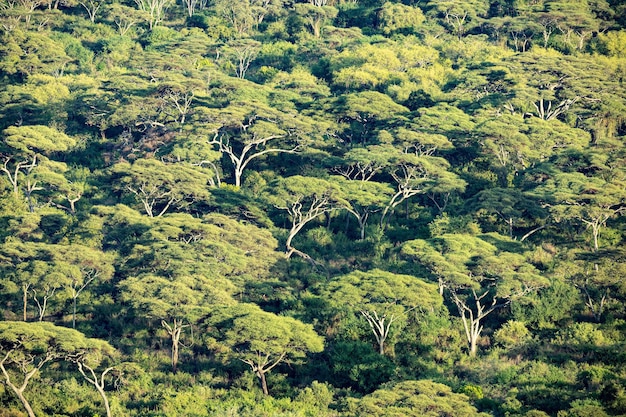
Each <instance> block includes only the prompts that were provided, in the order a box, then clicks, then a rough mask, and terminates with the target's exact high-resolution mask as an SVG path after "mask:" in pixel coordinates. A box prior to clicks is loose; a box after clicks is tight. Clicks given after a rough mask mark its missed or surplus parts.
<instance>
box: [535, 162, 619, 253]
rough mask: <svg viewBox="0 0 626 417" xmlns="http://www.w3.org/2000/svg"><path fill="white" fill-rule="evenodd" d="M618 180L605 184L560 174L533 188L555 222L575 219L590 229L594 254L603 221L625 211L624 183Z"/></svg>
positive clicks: (577, 173)
mask: <svg viewBox="0 0 626 417" xmlns="http://www.w3.org/2000/svg"><path fill="white" fill-rule="evenodd" d="M620 177H621V175H618V176H615V177H613V178H612V179H610V180H608V181H607V180H604V179H602V178H597V177H588V176H586V175H585V174H583V173H579V172H573V173H569V172H560V173H557V174H556V175H554V177H553V178H550V179H548V180H546V181H545V182H544V183H543V184H541V185H540V186H538V187H537V188H535V193H536V195H538V196H540V197H541V198H542V200H544V201H545V202H546V204H547V205H548V207H549V210H550V212H551V214H552V216H553V218H554V219H555V220H556V221H557V222H559V221H562V220H578V221H580V222H582V223H583V224H584V225H585V226H586V228H587V229H590V230H591V235H592V239H593V243H592V247H593V250H594V252H597V251H598V249H599V248H600V241H599V239H600V232H601V230H602V229H603V228H604V227H605V226H606V222H607V221H608V220H609V219H611V218H613V217H615V216H618V215H619V214H621V213H623V212H626V196H625V195H624V192H623V190H624V187H625V186H626V182H624V181H623V180H622V179H621V178H620Z"/></svg>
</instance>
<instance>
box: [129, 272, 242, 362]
mask: <svg viewBox="0 0 626 417" xmlns="http://www.w3.org/2000/svg"><path fill="white" fill-rule="evenodd" d="M120 289H121V291H122V300H123V301H125V302H128V303H130V304H131V305H132V306H134V308H135V309H136V310H137V311H138V312H140V314H142V315H144V316H145V317H148V318H151V319H156V320H158V321H160V324H161V326H162V327H163V329H165V331H166V332H167V334H168V335H169V337H170V341H171V364H172V371H173V372H176V371H177V369H178V361H179V350H180V344H181V336H182V332H183V330H184V329H187V328H189V327H191V326H192V325H193V324H194V323H195V322H196V321H197V320H198V319H199V318H200V317H202V316H203V315H205V314H206V313H207V311H208V309H209V306H210V305H211V304H215V303H224V302H225V301H226V300H228V299H229V298H230V297H229V296H228V295H227V294H226V293H219V291H216V290H212V289H211V288H210V287H209V285H208V280H207V279H206V278H204V277H197V278H194V277H177V278H176V279H168V278H165V277H159V276H154V275H144V276H141V277H137V278H135V277H131V278H127V279H125V280H124V281H122V282H121V283H120ZM202 290H204V291H207V292H206V293H205V292H204V291H202Z"/></svg>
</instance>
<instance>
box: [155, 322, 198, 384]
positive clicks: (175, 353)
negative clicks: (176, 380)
mask: <svg viewBox="0 0 626 417" xmlns="http://www.w3.org/2000/svg"><path fill="white" fill-rule="evenodd" d="M161 325H162V326H163V328H165V330H166V331H167V333H168V334H169V335H170V338H171V341H172V355H171V359H172V372H176V371H177V370H178V357H179V351H180V336H181V333H182V331H183V329H184V328H185V327H189V326H191V325H190V324H183V320H178V319H174V320H173V322H172V324H171V325H170V324H169V323H167V322H166V321H165V320H161Z"/></svg>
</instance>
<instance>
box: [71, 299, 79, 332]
mask: <svg viewBox="0 0 626 417" xmlns="http://www.w3.org/2000/svg"><path fill="white" fill-rule="evenodd" d="M77 297H78V296H76V297H74V300H73V302H72V304H73V305H72V329H75V328H76V298H77Z"/></svg>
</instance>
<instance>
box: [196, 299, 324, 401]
mask: <svg viewBox="0 0 626 417" xmlns="http://www.w3.org/2000/svg"><path fill="white" fill-rule="evenodd" d="M204 323H205V326H206V329H207V333H208V335H209V337H208V338H207V345H208V347H209V348H213V349H216V350H217V351H218V354H220V355H222V356H224V357H226V358H234V359H237V360H240V361H241V362H243V363H245V364H247V365H248V366H250V369H251V370H252V372H254V373H255V374H256V376H257V377H258V378H259V382H260V384H261V388H262V390H263V393H264V394H265V395H269V390H268V386H267V380H266V375H267V373H269V372H270V371H271V370H272V369H274V368H276V367H277V366H278V365H280V364H281V363H297V362H298V361H300V360H302V359H304V358H305V357H306V354H307V353H309V352H310V353H316V352H321V351H322V350H323V349H324V339H323V338H322V337H321V336H319V335H318V334H317V333H315V331H313V327H312V326H311V325H310V324H305V323H302V322H300V321H298V320H296V319H294V318H291V317H288V316H278V315H276V314H273V313H268V312H265V311H263V310H261V309H260V308H259V307H257V306H256V305H253V304H241V303H240V304H237V305H234V306H228V307H216V308H215V309H214V310H213V312H212V313H211V314H210V315H209V316H208V317H207V318H206V319H205V320H204Z"/></svg>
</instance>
